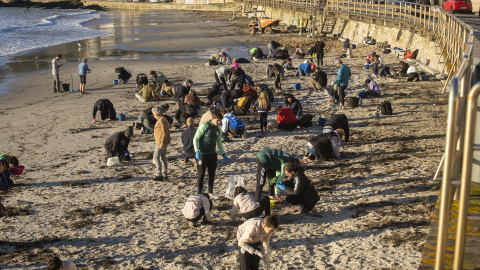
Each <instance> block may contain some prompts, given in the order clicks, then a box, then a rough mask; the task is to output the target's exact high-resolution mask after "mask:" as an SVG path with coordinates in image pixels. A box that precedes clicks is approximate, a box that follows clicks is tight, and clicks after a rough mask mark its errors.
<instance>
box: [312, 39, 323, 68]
mask: <svg viewBox="0 0 480 270" xmlns="http://www.w3.org/2000/svg"><path fill="white" fill-rule="evenodd" d="M313 48H314V52H315V54H317V67H323V54H324V51H323V49H324V48H325V42H323V41H322V38H321V37H318V38H317V42H315V45H313Z"/></svg>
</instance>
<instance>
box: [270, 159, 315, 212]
mask: <svg viewBox="0 0 480 270" xmlns="http://www.w3.org/2000/svg"><path fill="white" fill-rule="evenodd" d="M284 171H285V176H286V179H287V180H286V181H283V183H277V188H278V189H280V190H283V191H284V192H285V193H286V194H287V197H286V198H285V200H286V201H287V202H288V203H290V204H292V205H295V206H296V208H295V210H294V211H295V212H301V213H308V212H310V211H312V209H313V207H314V206H315V204H316V203H317V202H318V201H319V200H320V197H319V196H318V193H317V191H315V187H314V186H313V185H312V182H311V181H310V179H308V177H307V176H305V169H304V168H303V167H301V166H297V165H296V164H295V163H293V162H291V163H288V164H287V165H285V168H284Z"/></svg>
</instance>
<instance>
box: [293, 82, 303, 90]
mask: <svg viewBox="0 0 480 270" xmlns="http://www.w3.org/2000/svg"><path fill="white" fill-rule="evenodd" d="M293 87H294V88H295V90H300V87H301V84H300V83H294V84H293Z"/></svg>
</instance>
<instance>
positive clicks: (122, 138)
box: [105, 126, 133, 161]
mask: <svg viewBox="0 0 480 270" xmlns="http://www.w3.org/2000/svg"><path fill="white" fill-rule="evenodd" d="M132 136H133V127H131V126H129V127H127V128H126V129H125V131H120V132H116V133H115V134H113V135H112V136H110V138H108V140H107V142H106V143H105V150H106V151H107V158H110V157H118V158H119V159H120V160H122V161H130V153H129V152H128V144H129V143H130V139H131V138H132Z"/></svg>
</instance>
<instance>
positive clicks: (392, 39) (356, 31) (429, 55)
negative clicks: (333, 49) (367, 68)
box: [334, 20, 446, 73]
mask: <svg viewBox="0 0 480 270" xmlns="http://www.w3.org/2000/svg"><path fill="white" fill-rule="evenodd" d="M343 23H344V21H343V20H337V22H336V26H335V29H334V33H340V32H339V31H341V27H342V25H343ZM366 36H370V37H372V38H374V39H376V40H377V42H384V41H388V44H390V45H391V47H392V49H393V48H394V47H399V48H402V49H407V48H409V49H410V50H411V51H413V50H415V49H418V50H419V52H418V57H417V60H420V61H421V62H423V63H427V62H429V64H428V66H429V67H431V68H432V69H434V70H437V71H441V70H442V68H443V63H442V62H443V61H444V57H443V56H441V58H439V57H440V55H437V54H435V51H436V50H437V51H439V50H440V49H439V48H436V47H435V41H432V39H431V35H422V32H421V31H416V30H415V28H413V29H412V28H409V27H404V28H403V29H400V28H397V27H388V26H385V25H380V24H371V23H365V22H359V21H353V20H349V21H347V23H346V25H345V28H344V29H343V32H342V33H341V37H342V38H344V39H345V38H349V39H350V40H351V41H352V42H354V43H362V40H363V39H364V38H365V37H366ZM373 50H375V51H377V52H378V49H376V47H375V46H372V51H373ZM439 62H440V63H439ZM445 72H446V70H444V73H445Z"/></svg>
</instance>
